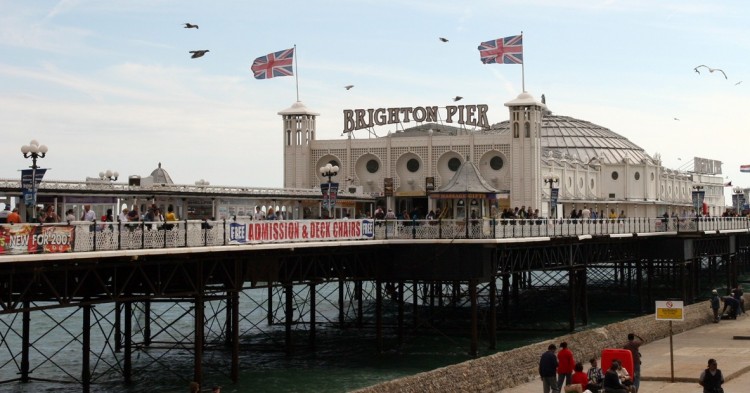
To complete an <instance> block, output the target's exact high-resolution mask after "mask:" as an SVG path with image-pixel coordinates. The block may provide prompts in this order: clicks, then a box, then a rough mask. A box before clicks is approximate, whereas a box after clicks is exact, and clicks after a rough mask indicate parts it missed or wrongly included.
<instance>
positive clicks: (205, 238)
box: [0, 217, 750, 256]
mask: <svg viewBox="0 0 750 393" xmlns="http://www.w3.org/2000/svg"><path fill="white" fill-rule="evenodd" d="M724 230H735V231H737V230H740V231H742V230H744V231H748V230H750V221H749V220H748V219H747V218H744V217H716V218H713V217H699V218H669V219H664V218H646V217H636V218H623V219H567V218H565V219H487V218H485V219H474V220H469V222H466V220H370V219H363V220H281V221H252V220H238V221H234V220H221V221H201V220H183V221H171V222H127V223H120V222H93V223H92V222H87V221H73V222H69V223H59V224H15V225H11V224H0V256H3V255H5V256H7V255H17V254H36V253H61V252H87V251H105V250H135V249H164V248H176V247H202V246H224V245H233V244H267V243H298V242H310V241H341V240H372V239H375V240H388V239H514V238H561V237H578V236H585V235H591V236H611V235H624V234H653V233H660V232H674V233H680V232H684V233H685V232H689V233H696V232H716V231H724Z"/></svg>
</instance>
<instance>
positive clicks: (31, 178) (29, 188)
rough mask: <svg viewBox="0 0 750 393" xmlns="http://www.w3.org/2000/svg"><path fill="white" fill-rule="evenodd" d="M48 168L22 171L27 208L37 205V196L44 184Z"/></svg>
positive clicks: (23, 191)
mask: <svg viewBox="0 0 750 393" xmlns="http://www.w3.org/2000/svg"><path fill="white" fill-rule="evenodd" d="M45 172H47V169H46V168H37V169H36V170H34V169H23V170H21V192H22V193H23V203H24V204H25V205H27V206H33V205H35V204H36V194H37V190H38V189H39V184H41V183H42V178H43V177H44V174H45Z"/></svg>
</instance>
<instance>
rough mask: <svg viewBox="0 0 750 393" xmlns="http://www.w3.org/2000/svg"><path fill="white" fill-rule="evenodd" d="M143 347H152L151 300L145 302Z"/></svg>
mask: <svg viewBox="0 0 750 393" xmlns="http://www.w3.org/2000/svg"><path fill="white" fill-rule="evenodd" d="M143 319H144V322H143V345H144V346H146V347H148V346H150V345H151V300H146V301H145V302H143Z"/></svg>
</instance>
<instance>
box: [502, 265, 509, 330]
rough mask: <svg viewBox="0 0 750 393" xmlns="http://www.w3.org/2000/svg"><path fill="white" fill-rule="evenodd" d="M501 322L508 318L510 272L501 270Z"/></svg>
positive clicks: (506, 322)
mask: <svg viewBox="0 0 750 393" xmlns="http://www.w3.org/2000/svg"><path fill="white" fill-rule="evenodd" d="M502 291H503V323H505V324H506V325H507V324H508V321H509V320H510V273H508V272H503V288H502Z"/></svg>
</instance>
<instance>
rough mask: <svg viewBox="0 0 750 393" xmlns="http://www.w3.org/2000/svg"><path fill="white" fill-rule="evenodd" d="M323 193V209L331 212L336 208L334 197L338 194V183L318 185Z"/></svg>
mask: <svg viewBox="0 0 750 393" xmlns="http://www.w3.org/2000/svg"><path fill="white" fill-rule="evenodd" d="M320 191H321V192H322V193H323V208H324V209H326V210H328V211H331V210H333V209H334V208H335V207H336V195H338V193H339V183H320Z"/></svg>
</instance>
